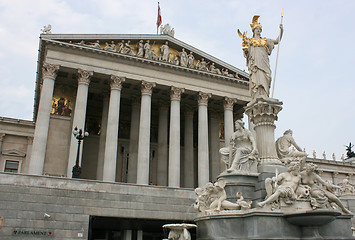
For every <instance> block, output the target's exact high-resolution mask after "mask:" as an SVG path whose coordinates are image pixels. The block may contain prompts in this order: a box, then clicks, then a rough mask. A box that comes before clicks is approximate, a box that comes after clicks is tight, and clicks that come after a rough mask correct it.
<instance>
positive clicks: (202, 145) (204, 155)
mask: <svg viewBox="0 0 355 240" xmlns="http://www.w3.org/2000/svg"><path fill="white" fill-rule="evenodd" d="M211 96H212V94H210V93H203V92H199V94H198V155H197V161H198V186H199V187H202V186H204V185H205V184H206V183H208V182H209V175H210V173H209V154H208V152H209V149H208V110H207V105H208V99H209V98H210V97H211Z"/></svg>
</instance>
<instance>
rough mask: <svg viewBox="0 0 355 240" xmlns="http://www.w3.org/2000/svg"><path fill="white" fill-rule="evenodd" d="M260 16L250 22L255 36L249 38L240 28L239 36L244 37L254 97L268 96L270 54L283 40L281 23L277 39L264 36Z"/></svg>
mask: <svg viewBox="0 0 355 240" xmlns="http://www.w3.org/2000/svg"><path fill="white" fill-rule="evenodd" d="M258 19H259V16H254V17H253V20H252V23H251V24H250V26H251V29H252V31H253V37H252V38H248V37H247V36H246V33H244V34H242V33H241V32H240V31H239V29H238V34H239V36H240V37H241V38H242V39H243V43H242V46H243V52H244V57H245V58H246V61H247V66H248V69H249V75H250V93H251V96H252V98H253V99H255V98H257V97H264V98H268V97H269V94H270V85H271V69H270V63H269V55H270V54H271V52H272V50H273V49H274V46H275V45H276V44H278V43H279V42H280V41H281V38H282V34H283V26H282V24H280V35H279V36H278V38H277V39H276V40H272V39H268V38H262V37H261V32H262V27H261V25H260V23H258Z"/></svg>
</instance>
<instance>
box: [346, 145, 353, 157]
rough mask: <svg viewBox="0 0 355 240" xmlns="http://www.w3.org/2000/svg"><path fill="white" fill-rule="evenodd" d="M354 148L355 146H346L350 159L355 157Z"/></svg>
mask: <svg viewBox="0 0 355 240" xmlns="http://www.w3.org/2000/svg"><path fill="white" fill-rule="evenodd" d="M352 147H354V145H353V144H351V143H349V146H346V156H347V157H348V158H352V157H355V153H354V151H353V150H352Z"/></svg>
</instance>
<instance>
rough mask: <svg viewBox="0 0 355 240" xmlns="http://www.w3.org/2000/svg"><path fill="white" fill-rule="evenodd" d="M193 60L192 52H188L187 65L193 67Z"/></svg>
mask: <svg viewBox="0 0 355 240" xmlns="http://www.w3.org/2000/svg"><path fill="white" fill-rule="evenodd" d="M194 60H195V57H194V55H193V54H192V52H190V54H189V55H187V67H189V68H193V67H194Z"/></svg>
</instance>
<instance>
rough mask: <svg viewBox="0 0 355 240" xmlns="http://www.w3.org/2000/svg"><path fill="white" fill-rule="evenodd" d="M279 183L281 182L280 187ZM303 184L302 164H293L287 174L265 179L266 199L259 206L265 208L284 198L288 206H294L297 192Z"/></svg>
mask: <svg viewBox="0 0 355 240" xmlns="http://www.w3.org/2000/svg"><path fill="white" fill-rule="evenodd" d="M278 182H281V184H280V185H278ZM300 182H301V175H300V163H299V162H291V163H290V164H289V165H288V169H287V172H284V173H281V174H279V175H278V176H275V177H273V178H266V179H265V189H266V194H267V195H266V199H265V201H262V202H259V203H258V206H260V207H263V206H265V205H266V204H271V203H273V202H275V201H278V199H279V198H282V199H283V200H284V202H285V203H286V204H292V203H293V202H294V201H295V200H296V198H297V195H296V190H297V187H298V185H299V184H300Z"/></svg>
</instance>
